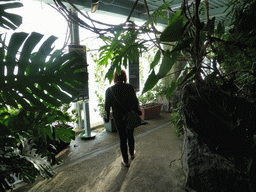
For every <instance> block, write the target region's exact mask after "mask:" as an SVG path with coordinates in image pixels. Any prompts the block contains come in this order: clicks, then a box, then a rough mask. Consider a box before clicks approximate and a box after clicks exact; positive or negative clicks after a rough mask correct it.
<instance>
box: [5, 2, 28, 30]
mask: <svg viewBox="0 0 256 192" xmlns="http://www.w3.org/2000/svg"><path fill="white" fill-rule="evenodd" d="M22 6H23V4H22V3H18V2H10V3H7V1H6V0H0V27H2V28H4V29H13V30H15V29H16V28H17V27H19V26H20V25H21V23H22V17H21V16H19V15H16V14H13V13H8V12H6V10H7V9H13V8H18V7H22Z"/></svg>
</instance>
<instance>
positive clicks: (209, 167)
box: [183, 129, 251, 192]
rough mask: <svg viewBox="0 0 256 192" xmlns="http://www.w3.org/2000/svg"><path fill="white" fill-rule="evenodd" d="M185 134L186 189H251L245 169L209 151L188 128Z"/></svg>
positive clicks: (206, 190)
mask: <svg viewBox="0 0 256 192" xmlns="http://www.w3.org/2000/svg"><path fill="white" fill-rule="evenodd" d="M185 134H186V135H185V142H184V155H183V167H184V172H185V173H186V181H187V182H186V188H187V189H188V191H191V190H195V191H197V192H200V191H203V192H208V191H229V192H230V191H243V192H246V191H251V190H250V187H249V177H248V175H247V174H246V173H245V170H239V168H237V166H236V165H235V163H234V162H232V161H231V160H228V159H227V158H225V157H223V156H221V155H219V154H215V153H213V152H211V151H210V150H209V148H208V147H207V145H206V144H203V143H200V142H198V136H197V135H196V134H194V133H192V132H191V131H190V130H189V129H186V133H185Z"/></svg>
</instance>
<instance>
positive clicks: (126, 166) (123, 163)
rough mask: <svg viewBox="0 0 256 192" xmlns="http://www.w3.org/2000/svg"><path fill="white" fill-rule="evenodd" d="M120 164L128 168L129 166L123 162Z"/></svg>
mask: <svg viewBox="0 0 256 192" xmlns="http://www.w3.org/2000/svg"><path fill="white" fill-rule="evenodd" d="M122 164H123V166H125V167H129V166H130V165H129V163H125V162H124V161H122Z"/></svg>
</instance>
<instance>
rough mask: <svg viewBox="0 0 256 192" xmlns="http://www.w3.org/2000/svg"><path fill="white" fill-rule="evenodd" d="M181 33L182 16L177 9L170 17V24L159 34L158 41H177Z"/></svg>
mask: <svg viewBox="0 0 256 192" xmlns="http://www.w3.org/2000/svg"><path fill="white" fill-rule="evenodd" d="M182 34H183V16H182V15H181V10H179V11H177V12H176V13H175V14H174V16H173V17H172V19H171V21H170V24H169V25H168V26H167V27H166V28H165V30H164V31H163V32H162V34H161V36H160V39H159V40H160V41H163V42H173V41H179V40H180V39H181V37H182Z"/></svg>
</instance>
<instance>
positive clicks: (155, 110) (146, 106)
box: [138, 91, 163, 120]
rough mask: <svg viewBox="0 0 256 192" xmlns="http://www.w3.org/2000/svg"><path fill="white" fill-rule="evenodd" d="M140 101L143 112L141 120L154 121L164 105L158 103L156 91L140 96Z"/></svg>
mask: <svg viewBox="0 0 256 192" xmlns="http://www.w3.org/2000/svg"><path fill="white" fill-rule="evenodd" d="M138 100H139V103H140V109H141V112H142V115H141V116H140V118H141V120H147V119H152V118H154V117H157V116H158V115H159V114H160V112H161V108H162V105H163V104H162V103H158V102H157V101H156V94H155V93H154V91H148V92H146V93H145V94H144V95H140V96H139V97H138Z"/></svg>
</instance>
